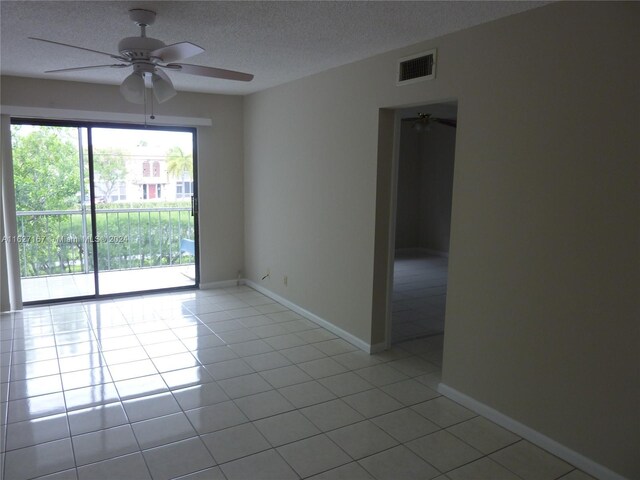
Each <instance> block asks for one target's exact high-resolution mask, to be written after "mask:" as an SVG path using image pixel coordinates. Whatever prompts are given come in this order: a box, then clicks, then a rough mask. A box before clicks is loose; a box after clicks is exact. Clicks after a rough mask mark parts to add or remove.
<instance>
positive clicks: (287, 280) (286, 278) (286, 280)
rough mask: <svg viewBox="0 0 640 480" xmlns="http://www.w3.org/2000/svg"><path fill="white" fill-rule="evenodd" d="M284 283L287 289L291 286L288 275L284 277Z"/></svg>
mask: <svg viewBox="0 0 640 480" xmlns="http://www.w3.org/2000/svg"><path fill="white" fill-rule="evenodd" d="M282 283H284V286H285V287H286V286H287V285H288V284H289V277H287V276H286V275H285V276H284V277H282Z"/></svg>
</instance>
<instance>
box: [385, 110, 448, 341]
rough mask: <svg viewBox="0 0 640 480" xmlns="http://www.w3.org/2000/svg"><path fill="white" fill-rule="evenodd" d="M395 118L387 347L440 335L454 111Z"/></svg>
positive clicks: (406, 113) (412, 112)
mask: <svg viewBox="0 0 640 480" xmlns="http://www.w3.org/2000/svg"><path fill="white" fill-rule="evenodd" d="M398 116H399V119H400V128H399V147H398V155H397V157H398V158H397V163H398V165H397V177H396V178H397V195H396V215H395V219H396V221H395V226H394V227H392V228H395V248H394V252H393V254H394V261H393V266H394V268H393V293H392V309H391V342H392V343H398V342H402V341H407V340H410V339H415V338H423V337H432V336H439V335H440V336H441V335H443V333H444V319H445V309H446V296H447V283H448V257H449V233H450V229H451V201H452V196H453V167H454V158H455V140H456V127H457V105H456V104H455V103H441V104H434V105H425V106H421V107H415V108H408V109H402V110H399V111H398ZM434 340H436V339H434Z"/></svg>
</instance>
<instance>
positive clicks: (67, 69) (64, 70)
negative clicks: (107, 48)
mask: <svg viewBox="0 0 640 480" xmlns="http://www.w3.org/2000/svg"><path fill="white" fill-rule="evenodd" d="M128 66H129V65H125V64H124V63H118V64H115V65H93V66H90V67H73V68H58V69H57V70H47V71H45V72H44V73H60V72H75V71H78V70H90V69H92V68H126V67H128Z"/></svg>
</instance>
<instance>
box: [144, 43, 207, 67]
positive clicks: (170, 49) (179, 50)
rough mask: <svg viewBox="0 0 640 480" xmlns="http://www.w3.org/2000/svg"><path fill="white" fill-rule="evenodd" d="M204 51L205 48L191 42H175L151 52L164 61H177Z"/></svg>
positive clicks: (151, 54) (153, 55)
mask: <svg viewBox="0 0 640 480" xmlns="http://www.w3.org/2000/svg"><path fill="white" fill-rule="evenodd" d="M202 52H204V48H201V47H199V46H198V45H196V44H194V43H191V42H180V43H174V44H173V45H167V46H166V47H162V48H158V49H157V50H154V51H153V52H151V53H150V54H149V56H150V57H157V58H159V59H160V60H161V61H162V62H164V63H171V62H176V61H178V60H182V59H185V58H189V57H193V56H194V55H198V54H199V53H202Z"/></svg>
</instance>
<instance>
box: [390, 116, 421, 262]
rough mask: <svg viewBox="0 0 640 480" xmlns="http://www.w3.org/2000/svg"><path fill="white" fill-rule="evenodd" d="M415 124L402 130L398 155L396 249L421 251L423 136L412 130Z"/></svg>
mask: <svg viewBox="0 0 640 480" xmlns="http://www.w3.org/2000/svg"><path fill="white" fill-rule="evenodd" d="M411 126H412V122H407V121H403V122H402V123H401V126H400V151H399V154H398V193H397V198H396V243H395V248H396V249H414V248H420V246H421V245H420V224H421V222H422V215H421V213H422V212H421V207H422V202H421V199H420V196H421V189H422V162H423V160H424V157H423V153H422V142H421V140H422V136H421V134H420V133H419V132H416V131H415V130H414V129H413V128H411Z"/></svg>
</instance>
